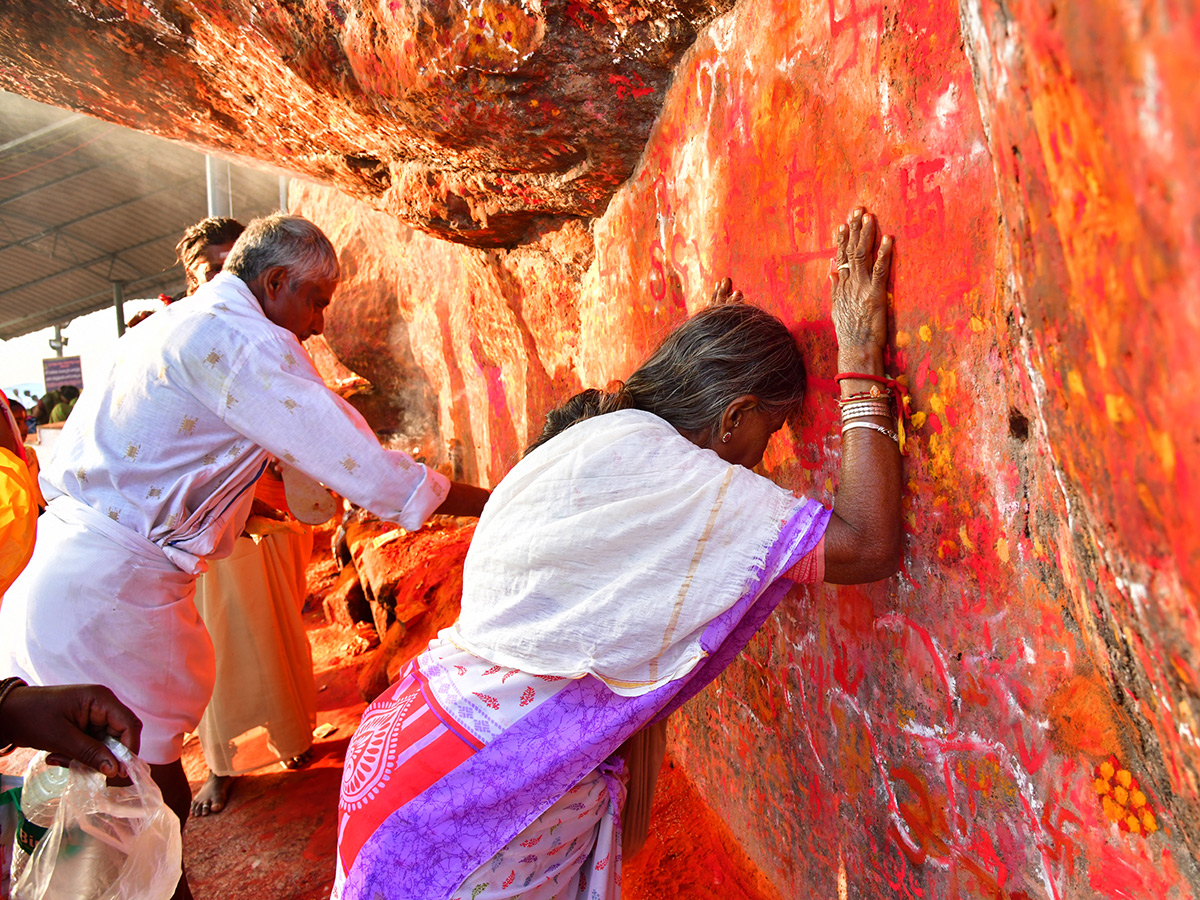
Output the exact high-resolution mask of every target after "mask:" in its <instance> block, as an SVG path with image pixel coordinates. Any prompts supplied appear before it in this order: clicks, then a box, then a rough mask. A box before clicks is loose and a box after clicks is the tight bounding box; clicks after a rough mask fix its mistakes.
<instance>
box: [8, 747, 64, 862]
mask: <svg viewBox="0 0 1200 900" xmlns="http://www.w3.org/2000/svg"><path fill="white" fill-rule="evenodd" d="M70 774H71V773H70V771H69V770H67V769H65V768H63V767H62V766H50V765H47V764H46V754H44V753H40V754H38V755H37V756H35V757H34V758H33V762H31V763H30V764H29V768H28V769H27V770H26V772H25V783H24V784H23V785H22V786H21V820H20V824H19V826H18V828H17V840H16V843H15V844H14V845H13V858H12V883H13V884H16V882H17V878H19V877H20V875H21V872H22V871H23V870H24V869H25V866H26V865H27V864H28V863H29V856H30V854H31V853H33V848H34V847H36V846H37V844H38V841H40V840H41V839H42V835H44V834H45V833H46V829H47V828H49V827H50V826H51V825H53V824H54V814H55V812H57V811H58V803H59V801H60V800H61V799H62V793H63V789H64V788H65V787H66V786H67V778H68V776H69V775H70Z"/></svg>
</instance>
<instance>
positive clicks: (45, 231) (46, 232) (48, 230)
mask: <svg viewBox="0 0 1200 900" xmlns="http://www.w3.org/2000/svg"><path fill="white" fill-rule="evenodd" d="M198 180H199V179H195V178H193V179H184V180H183V182H182V183H178V182H177V183H174V184H168V185H163V186H162V187H160V188H155V189H154V190H152V191H149V192H147V193H144V194H138V195H137V196H135V197H130V198H129V199H128V200H122V201H121V202H120V203H114V204H112V205H111V206H106V207H104V208H103V209H97V210H94V211H92V212H90V213H87V214H86V215H82V216H76V217H75V218H74V219H68V220H67V221H65V222H58V223H56V224H54V225H47V224H46V223H45V222H38V221H36V220H35V219H30V218H28V217H27V216H12V217H13V218H15V219H20V220H21V221H22V222H24V223H25V224H27V225H33V226H34V227H36V228H41V229H42V231H41V232H39V233H38V234H31V235H29V237H24V238H21V239H20V240H16V241H10V242H9V243H7V244H0V253H3V252H4V251H5V250H9V249H11V248H13V247H24V246H26V245H28V244H31V243H33V242H34V241H39V240H42V239H43V238H48V237H50V236H51V235H54V234H58V233H60V232H63V231H64V230H65V229H67V228H70V227H71V226H72V225H78V224H79V223H80V222H86V221H87V220H88V219H94V218H95V217H96V216H102V215H104V214H105V213H110V212H114V211H115V210H118V209H123V208H124V207H126V206H129V205H131V204H133V203H138V202H140V201H142V200H148V199H149V198H151V197H155V196H157V195H159V194H165V193H166V192H168V191H177V190H179V189H180V187H182V186H183V185H186V184H188V183H190V182H191V181H198ZM6 215H10V216H11V215H12V214H11V213H7V214H6ZM67 237H70V238H71V239H72V240H75V241H79V243H81V244H83V245H85V246H88V247H91V248H92V249H93V250H101V248H100V247H97V246H96V245H95V244H89V243H88V242H87V241H84V240H82V239H81V238H77V237H75V236H74V235H67ZM115 252H117V253H121V252H124V251H115Z"/></svg>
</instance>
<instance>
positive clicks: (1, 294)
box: [0, 231, 178, 328]
mask: <svg viewBox="0 0 1200 900" xmlns="http://www.w3.org/2000/svg"><path fill="white" fill-rule="evenodd" d="M177 238H178V232H176V231H172V232H171V233H170V234H163V235H159V236H158V237H153V238H150V239H149V240H147V241H142V242H141V243H138V244H131V245H130V246H128V247H122V248H121V249H120V250H118V251H116V252H115V253H102V254H101V255H100V256H97V257H94V258H92V259H89V260H88V261H87V262H81V263H79V264H78V265H75V266H72V267H71V268H69V269H62V270H60V271H58V272H51V273H50V274H49V275H43V276H42V277H41V278H35V279H33V280H32V281H26V282H24V283H23V284H14V285H13V286H12V287H10V288H5V289H4V290H3V291H0V303H3V302H4V298H5V297H6V296H8V295H9V294H13V293H16V292H17V291H23V290H26V289H27V288H31V287H36V286H37V285H39V284H45V283H46V282H47V281H53V280H54V279H55V278H61V277H62V276H63V275H69V274H71V273H72V272H81V271H82V272H86V273H87V274H89V275H93V276H95V277H96V278H99V279H101V280H102V281H110V280H111V279H109V278H107V277H106V276H102V275H97V274H96V273H95V272H93V271H91V267H92V266H95V265H99V264H100V263H103V262H107V261H108V259H109V257H115V256H119V255H120V254H122V253H128V252H129V251H130V250H140V249H141V248H142V247H147V246H149V245H150V244H157V243H160V242H161V241H167V240H176V239H177ZM121 262H124V263H125V265H127V266H129V267H130V268H133V264H132V263H128V262H125V261H124V260H121ZM139 277H143V278H144V277H148V276H139ZM118 280H120V281H124V282H126V283H131V282H130V279H128V278H121V279H118ZM57 309H62V307H61V306H55V307H52V308H51V310H50V311H51V312H53V311H54V310H57ZM6 324H7V323H0V328H3V327H4V326H5V325H6Z"/></svg>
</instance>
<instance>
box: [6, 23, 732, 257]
mask: <svg viewBox="0 0 1200 900" xmlns="http://www.w3.org/2000/svg"><path fill="white" fill-rule="evenodd" d="M730 5H731V2H730V0H654V2H649V3H645V4H641V3H629V2H625V0H613V2H610V0H599V2H595V0H545V2H543V0H513V2H510V0H486V2H477V3H455V2H447V0H411V2H405V3H400V2H389V3H381V2H380V3H360V2H353V3H352V2H349V0H137V2H133V0H72V2H71V3H46V2H43V0H5V2H4V3H3V4H0V88H3V89H5V90H11V91H15V92H17V93H21V94H25V95H27V96H30V97H33V98H34V99H37V100H42V101H44V102H47V103H55V104H57V105H59V106H65V107H69V108H71V109H76V110H79V111H80V112H85V113H90V114H92V115H98V116H101V117H103V118H107V119H110V120H112V121H115V122H118V123H120V124H122V125H128V126H129V127H131V128H137V129H140V130H143V131H149V132H152V133H154V134H158V135H160V136H162V137H167V138H171V139H174V140H182V141H187V142H189V143H194V144H198V145H201V146H204V147H209V148H216V149H219V150H221V151H223V152H225V153H231V154H240V155H242V156H246V157H250V158H254V159H260V160H263V161H266V162H270V163H272V164H273V165H277V166H280V167H282V168H284V169H287V170H289V171H292V172H299V173H302V174H305V175H307V176H309V177H312V178H316V179H318V180H321V181H325V182H329V183H332V184H337V185H338V186H340V187H341V188H342V189H343V190H346V191H349V192H350V193H352V194H354V195H355V196H358V197H360V198H362V199H365V200H367V201H369V202H371V203H373V204H375V205H376V206H377V207H378V208H380V209H384V210H386V211H388V212H389V213H391V214H393V215H395V216H398V217H400V218H401V219H403V220H405V221H407V222H410V223H413V224H415V225H417V226H418V227H421V228H423V229H425V230H427V231H430V232H432V233H436V234H440V235H443V236H446V237H450V238H451V239H453V240H456V241H461V242H464V243H470V244H474V245H477V246H492V245H511V244H514V243H516V242H518V241H519V240H520V239H521V238H522V236H523V235H525V233H526V232H527V231H528V230H530V229H531V228H532V229H534V230H536V229H537V228H538V227H545V226H544V223H545V220H547V219H554V218H556V217H561V216H573V215H588V216H590V215H595V214H596V213H598V212H600V211H601V210H603V209H604V204H605V203H606V202H607V200H608V198H609V197H610V196H611V195H612V192H613V191H614V190H615V189H616V187H617V185H619V184H620V183H621V181H623V180H624V179H625V177H626V176H627V175H628V174H629V171H630V169H631V168H632V166H633V164H634V163H635V161H636V160H637V157H638V154H639V153H640V151H641V148H642V145H643V144H644V142H645V139H646V134H647V133H648V131H649V129H650V126H651V124H652V123H653V121H654V115H655V113H656V112H657V110H658V107H659V106H660V105H661V96H662V91H663V90H664V89H665V88H666V85H667V83H668V82H669V80H670V76H671V70H672V68H673V67H674V64H675V62H676V60H677V59H678V58H679V54H680V53H681V52H682V51H683V50H684V49H685V48H686V47H687V46H688V45H689V44H690V43H691V41H692V40H693V39H694V37H695V34H696V27H697V25H699V24H700V23H703V22H704V21H707V20H708V19H711V18H712V17H713V16H714V15H715V14H717V13H718V12H723V11H724V10H726V9H728V8H729V6H730ZM131 76H132V77H131ZM530 137H535V138H536V139H535V140H530Z"/></svg>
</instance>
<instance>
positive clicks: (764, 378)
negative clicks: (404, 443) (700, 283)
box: [525, 303, 805, 453]
mask: <svg viewBox="0 0 1200 900" xmlns="http://www.w3.org/2000/svg"><path fill="white" fill-rule="evenodd" d="M804 388H805V374H804V359H803V358H802V357H801V355H800V348H799V347H798V346H797V345H796V339H795V338H794V337H792V334H791V332H790V331H788V329H787V326H785V325H784V324H783V322H781V321H779V319H777V318H775V316H773V315H771V314H770V313H769V312H766V311H765V310H761V309H759V308H758V307H756V306H750V305H749V304H747V303H725V304H721V305H718V306H710V307H707V308H706V309H704V310H702V311H700V312H698V313H697V314H696V315H694V316H692V318H690V319H688V320H687V321H686V322H684V323H683V324H682V325H680V326H679V327H678V328H676V329H675V330H674V331H672V332H671V333H670V334H669V335H667V337H666V339H665V340H664V341H663V342H662V344H661V345H659V348H658V349H657V350H655V351H654V353H652V354H651V355H650V357H649V358H648V359H647V360H646V361H645V362H643V363H642V364H641V365H640V366H639V367H638V369H637V371H636V372H634V373H633V374H632V375H630V376H629V380H627V381H626V382H625V383H624V384H623V385H621V384H618V385H616V390H610V391H607V392H605V391H598V390H595V389H594V388H593V389H589V390H586V391H583V392H581V393H579V394H576V395H575V396H574V397H572V398H571V399H570V400H568V401H567V402H566V403H565V404H563V406H561V407H559V408H558V409H557V410H552V411H551V412H550V414H549V415H547V417H546V428H545V430H544V431H543V432H542V434H541V435H540V436H539V438H538V439H537V440H536V441H535V442H534V443H533V444H532V445H531V446H530V447H528V448H527V449H526V451H525V452H526V453H528V452H529V451H530V450H532V449H533V448H534V447H537V446H540V445H541V444H543V443H545V442H546V441H548V440H549V439H550V438H551V437H553V436H554V435H556V434H558V433H559V432H561V431H563V430H565V429H567V428H569V427H570V426H571V425H573V424H575V423H576V422H580V421H583V420H584V419H588V418H591V417H592V416H596V415H603V414H604V413H609V412H615V411H616V410H619V409H641V410H645V411H646V412H651V413H654V414H655V415H656V416H658V417H660V418H662V419H665V420H666V421H668V422H670V423H671V424H672V425H673V426H675V429H676V430H677V431H679V432H680V433H681V434H683V435H685V436H688V437H690V438H695V439H697V440H699V441H701V442H702V443H707V442H708V441H709V440H710V439H711V437H712V436H713V434H715V433H717V432H718V431H719V430H720V428H721V417H722V416H723V415H724V414H725V410H726V409H728V407H729V404H731V403H732V402H733V401H734V400H736V399H737V398H738V397H743V396H746V395H747V394H753V395H754V396H755V397H757V398H758V401H759V405H760V406H761V407H762V409H763V411H764V412H766V413H768V414H772V415H783V416H789V417H790V416H791V415H792V414H793V413H795V412H796V411H798V410H799V409H800V406H801V404H802V403H803V402H804Z"/></svg>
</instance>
